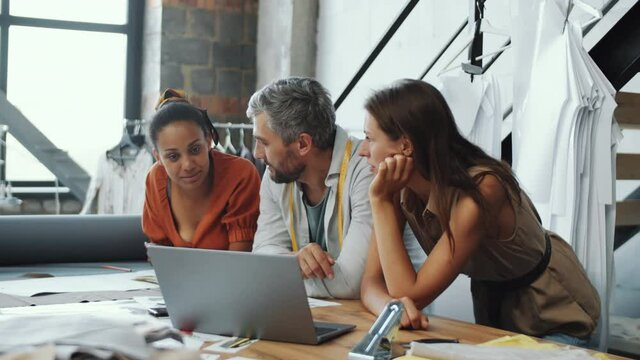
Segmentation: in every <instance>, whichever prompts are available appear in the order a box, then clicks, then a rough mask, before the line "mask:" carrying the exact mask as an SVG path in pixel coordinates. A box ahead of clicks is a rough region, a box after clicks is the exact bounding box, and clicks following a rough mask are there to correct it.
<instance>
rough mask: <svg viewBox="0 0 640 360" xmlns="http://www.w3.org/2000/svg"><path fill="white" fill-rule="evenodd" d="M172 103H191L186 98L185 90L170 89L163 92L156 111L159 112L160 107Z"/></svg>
mask: <svg viewBox="0 0 640 360" xmlns="http://www.w3.org/2000/svg"><path fill="white" fill-rule="evenodd" d="M170 102H183V103H187V104H188V103H189V101H188V100H187V99H186V97H185V93H184V90H178V89H171V88H168V89H166V90H165V91H163V92H162V95H160V98H159V99H158V103H157V104H156V108H155V109H156V110H158V109H160V107H162V105H164V104H166V103H170Z"/></svg>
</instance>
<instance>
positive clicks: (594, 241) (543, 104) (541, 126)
mask: <svg viewBox="0 0 640 360" xmlns="http://www.w3.org/2000/svg"><path fill="white" fill-rule="evenodd" d="M529 2H530V0H520V1H519V2H517V3H518V4H517V5H516V6H514V7H515V8H519V9H520V10H521V9H522V8H526V7H530V8H534V9H537V10H538V11H537V12H536V13H531V14H524V13H521V12H514V16H513V21H514V22H522V21H523V20H522V17H523V16H531V17H534V18H535V19H536V21H530V22H533V23H535V25H536V27H535V30H536V32H535V33H534V32H532V31H531V29H527V30H522V29H520V27H514V29H516V30H515V31H516V32H518V34H517V35H514V52H515V53H516V54H519V55H522V54H528V53H532V54H533V59H532V62H531V71H530V72H527V70H526V69H521V68H520V69H516V70H517V71H515V74H514V120H513V134H512V135H513V145H514V154H513V155H514V170H515V172H516V174H517V175H518V178H519V179H520V181H521V184H522V187H523V188H524V189H525V190H527V192H528V193H529V194H530V196H531V198H532V200H533V201H534V203H535V205H536V207H537V208H538V210H539V212H540V214H541V217H542V219H543V224H544V225H545V227H546V228H548V229H549V230H552V231H554V232H556V233H558V234H559V235H560V236H562V237H563V238H564V239H565V240H566V241H567V242H569V243H570V244H571V245H572V247H573V249H574V251H575V252H576V255H577V257H578V259H579V260H580V262H581V263H582V265H583V266H584V267H585V270H586V272H587V275H588V276H589V279H590V280H591V282H592V284H593V285H594V287H595V288H596V289H597V290H598V293H599V294H600V300H601V316H600V321H599V324H598V331H597V334H596V336H594V338H593V339H592V340H593V342H594V344H593V345H596V346H599V348H600V349H606V346H607V338H608V318H609V302H610V298H611V287H612V277H613V263H612V262H613V261H612V259H613V228H614V226H615V202H614V190H613V186H614V179H615V161H614V160H613V159H615V151H616V144H617V141H618V140H619V130H617V129H618V128H617V124H616V122H615V120H614V119H613V111H614V109H615V106H616V105H615V100H614V95H615V90H614V89H613V87H612V86H611V84H610V83H609V82H608V80H607V79H606V78H605V77H604V75H603V74H602V72H601V71H600V70H599V69H598V68H597V66H596V65H595V64H594V63H593V61H592V59H591V58H590V56H589V55H588V53H587V51H586V50H585V49H584V46H583V39H582V28H581V24H577V23H574V22H573V21H571V20H569V21H568V22H567V20H566V19H567V18H568V16H567V9H569V8H570V7H569V6H568V2H567V1H564V0H557V1H556V0H539V1H537V2H536V4H533V5H532V4H530V3H529ZM527 3H529V4H527ZM569 19H571V18H569ZM515 39H519V41H517V42H516V40H515ZM516 57H517V56H516ZM519 71H521V73H519ZM523 74H524V75H523ZM527 74H528V75H527ZM527 76H528V77H527ZM522 84H528V88H525V87H523V86H522ZM518 91H519V92H520V93H517V92H518Z"/></svg>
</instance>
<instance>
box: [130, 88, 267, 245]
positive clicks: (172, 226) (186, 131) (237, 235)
mask: <svg viewBox="0 0 640 360" xmlns="http://www.w3.org/2000/svg"><path fill="white" fill-rule="evenodd" d="M156 110H157V112H156V114H155V115H154V116H153V119H152V120H151V124H150V126H149V133H150V136H151V141H152V143H153V155H154V157H155V158H156V160H157V162H156V164H155V165H154V166H153V167H152V168H151V170H149V174H148V175H147V180H146V190H145V202H144V210H143V213H142V229H143V231H144V233H145V234H146V235H147V236H148V237H149V239H150V240H151V241H152V242H154V243H157V244H162V245H170V246H171V245H172V246H181V247H194V248H204V249H218V250H235V251H251V247H252V245H253V236H254V234H255V231H256V227H257V220H258V214H259V190H260V177H259V176H258V172H257V170H256V168H255V166H253V164H252V163H251V162H249V161H248V160H246V159H243V158H240V157H237V156H232V155H227V154H224V153H221V152H218V151H214V150H213V149H212V143H213V142H217V140H218V134H217V132H216V130H215V129H214V128H213V125H212V124H211V121H210V120H209V117H208V116H207V112H206V110H200V109H198V108H196V107H195V106H193V105H191V104H190V103H189V102H188V101H187V100H186V99H185V98H184V96H183V95H182V94H181V93H180V92H178V91H176V90H172V89H168V90H166V91H165V92H164V94H163V95H162V96H161V98H160V101H159V103H158V106H157V107H156Z"/></svg>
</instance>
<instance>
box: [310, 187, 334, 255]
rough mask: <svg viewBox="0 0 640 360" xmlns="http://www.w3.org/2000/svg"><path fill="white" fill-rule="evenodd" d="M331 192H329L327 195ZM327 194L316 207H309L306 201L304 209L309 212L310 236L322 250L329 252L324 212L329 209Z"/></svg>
mask: <svg viewBox="0 0 640 360" xmlns="http://www.w3.org/2000/svg"><path fill="white" fill-rule="evenodd" d="M328 193H329V192H328V191H327V193H326V194H328ZM326 194H325V196H324V198H322V201H320V202H319V203H318V204H316V205H315V206H311V205H309V203H308V202H307V199H304V208H305V209H306V210H307V219H308V220H309V235H310V236H311V241H313V242H315V243H316V244H318V245H320V247H321V248H322V250H324V251H327V242H326V241H325V237H324V225H323V223H324V211H325V209H326V207H327V198H328V197H327V195H326Z"/></svg>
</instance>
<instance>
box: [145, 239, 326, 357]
mask: <svg viewBox="0 0 640 360" xmlns="http://www.w3.org/2000/svg"><path fill="white" fill-rule="evenodd" d="M148 255H149V258H150V261H151V262H152V264H153V267H154V269H155V271H156V276H157V277H158V282H159V284H160V289H161V291H162V294H163V296H164V299H165V303H166V305H167V310H168V312H169V316H170V318H171V322H172V323H173V326H174V327H176V328H178V329H182V330H193V331H198V332H204V333H211V334H220V335H233V336H243V337H251V338H260V339H267V340H277V341H288V342H297V343H306V344H315V343H317V342H318V339H317V336H316V332H315V329H314V325H313V319H312V317H311V311H310V309H309V303H308V301H307V295H306V292H305V289H304V284H303V280H302V276H301V274H300V270H299V268H298V263H297V260H296V258H295V257H294V256H288V255H262V254H252V253H245V252H235V251H218V250H202V249H190V248H174V247H165V246H150V247H149V249H148Z"/></svg>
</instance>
